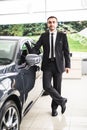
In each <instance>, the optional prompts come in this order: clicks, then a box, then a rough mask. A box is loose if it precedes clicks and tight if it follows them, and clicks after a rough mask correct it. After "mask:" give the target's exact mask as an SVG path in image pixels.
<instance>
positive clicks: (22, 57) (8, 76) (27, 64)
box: [0, 36, 43, 130]
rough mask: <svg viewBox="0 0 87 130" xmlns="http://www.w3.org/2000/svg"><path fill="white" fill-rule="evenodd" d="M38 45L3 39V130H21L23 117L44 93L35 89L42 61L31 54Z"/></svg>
mask: <svg viewBox="0 0 87 130" xmlns="http://www.w3.org/2000/svg"><path fill="white" fill-rule="evenodd" d="M34 45H35V43H34V41H33V40H32V39H30V38H29V37H15V36H0V130H20V123H21V120H22V117H23V116H24V115H25V114H26V113H27V112H28V110H29V109H30V108H31V106H32V104H33V103H34V102H35V101H36V100H37V99H38V97H39V96H40V95H41V94H42V93H43V90H42V88H41V86H40V85H35V83H36V82H37V80H39V76H40V75H41V71H40V66H41V59H42V58H41V56H40V55H36V54H30V52H29V51H30V48H32V47H33V46H34ZM37 90H38V91H37Z"/></svg>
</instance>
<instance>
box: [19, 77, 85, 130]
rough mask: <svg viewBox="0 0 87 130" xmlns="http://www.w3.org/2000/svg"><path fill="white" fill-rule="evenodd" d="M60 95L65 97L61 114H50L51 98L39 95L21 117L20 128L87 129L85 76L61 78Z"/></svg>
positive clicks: (25, 129)
mask: <svg viewBox="0 0 87 130" xmlns="http://www.w3.org/2000/svg"><path fill="white" fill-rule="evenodd" d="M62 95H63V96H65V97H67V99H68V102H67V109H66V112H65V113H64V114H63V115H62V114H61V108H60V107H58V116H56V117H52V116H51V108H50V104H51V98H50V97H49V96H42V97H40V98H39V99H38V100H37V102H36V103H35V104H34V105H33V106H32V108H31V110H30V111H29V112H28V114H27V115H26V116H25V117H24V118H23V120H22V123H21V130H87V76H83V77H82V78H81V79H63V82H62Z"/></svg>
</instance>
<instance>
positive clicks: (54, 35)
mask: <svg viewBox="0 0 87 130" xmlns="http://www.w3.org/2000/svg"><path fill="white" fill-rule="evenodd" d="M49 33H50V35H49V43H50V53H49V58H51V33H53V50H54V57H55V42H56V36H57V31H55V32H49Z"/></svg>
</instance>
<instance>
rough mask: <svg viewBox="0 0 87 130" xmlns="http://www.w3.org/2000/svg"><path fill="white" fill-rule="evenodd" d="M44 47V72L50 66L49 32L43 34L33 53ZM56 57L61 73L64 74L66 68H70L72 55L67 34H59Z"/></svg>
mask: <svg viewBox="0 0 87 130" xmlns="http://www.w3.org/2000/svg"><path fill="white" fill-rule="evenodd" d="M41 46H43V60H42V67H41V69H42V70H43V71H44V70H46V69H48V64H49V51H50V44H49V32H45V33H43V34H42V35H41V36H40V38H39V40H38V42H37V43H36V45H35V47H34V48H33V51H38V49H40V47H41ZM55 55H56V57H55V58H56V64H57V68H58V71H59V72H60V73H62V72H64V69H65V67H68V68H70V53H69V46H68V41H67V37H66V34H64V33H62V32H57V37H56V43H55Z"/></svg>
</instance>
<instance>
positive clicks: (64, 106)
mask: <svg viewBox="0 0 87 130" xmlns="http://www.w3.org/2000/svg"><path fill="white" fill-rule="evenodd" d="M66 102H67V99H66V98H64V99H63V102H62V105H61V107H62V109H61V113H62V114H63V113H64V112H65V110H66Z"/></svg>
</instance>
